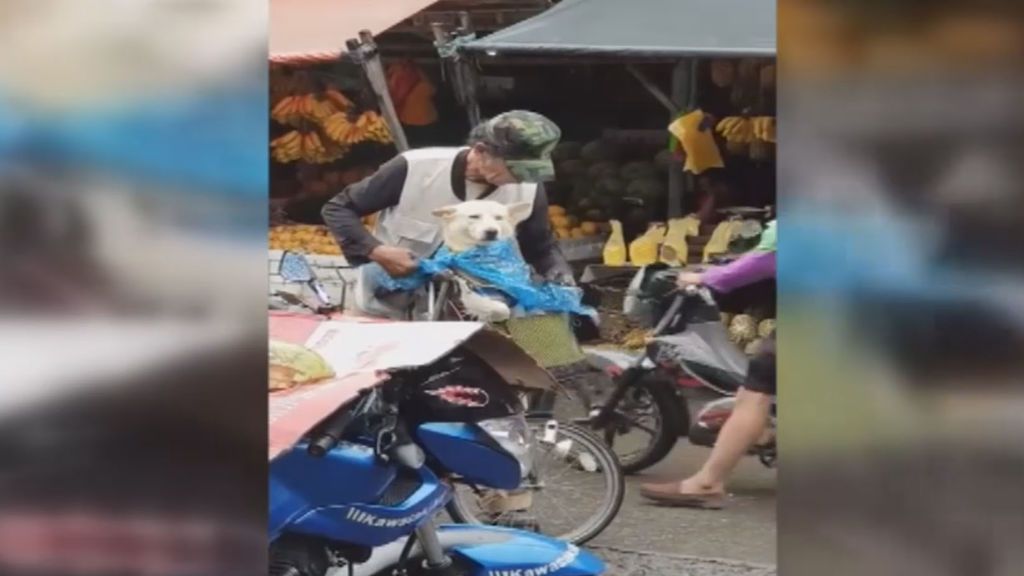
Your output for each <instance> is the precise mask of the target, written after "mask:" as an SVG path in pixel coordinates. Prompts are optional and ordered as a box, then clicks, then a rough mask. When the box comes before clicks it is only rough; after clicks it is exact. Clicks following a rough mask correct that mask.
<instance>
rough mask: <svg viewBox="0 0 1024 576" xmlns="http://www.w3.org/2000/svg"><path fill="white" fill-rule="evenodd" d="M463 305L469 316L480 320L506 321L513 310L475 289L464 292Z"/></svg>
mask: <svg viewBox="0 0 1024 576" xmlns="http://www.w3.org/2000/svg"><path fill="white" fill-rule="evenodd" d="M462 307H463V309H464V310H465V311H466V315H467V316H469V317H470V318H473V319H475V320H478V321H480V322H487V323H491V322H505V321H506V320H508V319H509V318H511V317H512V310H511V309H510V308H509V307H508V305H507V304H505V303H504V302H501V301H500V300H494V299H493V298H487V297H486V296H481V295H479V294H477V293H476V292H473V291H466V292H463V293H462Z"/></svg>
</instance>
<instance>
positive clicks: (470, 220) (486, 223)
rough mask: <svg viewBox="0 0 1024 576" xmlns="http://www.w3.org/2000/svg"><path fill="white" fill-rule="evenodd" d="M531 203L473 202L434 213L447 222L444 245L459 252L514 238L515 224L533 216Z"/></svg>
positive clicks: (441, 209) (440, 209) (455, 205)
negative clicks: (531, 214)
mask: <svg viewBox="0 0 1024 576" xmlns="http://www.w3.org/2000/svg"><path fill="white" fill-rule="evenodd" d="M532 210H533V206H532V205H531V204H530V203H529V202H520V203H517V204H511V205H508V206H506V205H504V204H501V203H499V202H492V201H490V200H472V201H469V202H463V203H462V204H454V205H452V206H446V207H444V208H438V209H437V210H434V212H433V214H434V216H437V217H438V218H441V219H442V220H443V221H444V242H445V245H446V246H448V248H449V249H450V250H453V251H455V252H460V251H463V250H468V249H470V248H473V247H474V246H479V245H481V244H486V243H488V242H494V241H497V240H507V239H509V238H512V237H514V236H515V233H516V225H517V224H519V223H520V222H522V221H523V220H525V219H526V218H528V217H529V216H530V212H531V211H532Z"/></svg>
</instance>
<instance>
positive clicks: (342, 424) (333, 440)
mask: <svg viewBox="0 0 1024 576" xmlns="http://www.w3.org/2000/svg"><path fill="white" fill-rule="evenodd" d="M353 418H354V416H353V411H351V410H346V411H344V412H341V413H339V414H336V415H334V416H332V417H331V419H330V420H328V421H327V424H326V425H325V426H324V428H323V430H322V431H321V433H320V435H319V436H317V437H316V438H314V439H313V440H312V441H311V442H310V443H309V446H308V447H307V448H306V451H307V452H308V453H309V455H310V456H312V457H314V458H321V457H323V455H324V454H327V453H328V452H330V451H331V450H333V449H334V447H335V446H337V445H338V442H341V439H342V438H343V437H344V436H345V430H346V429H348V426H349V424H351V423H352V419H353Z"/></svg>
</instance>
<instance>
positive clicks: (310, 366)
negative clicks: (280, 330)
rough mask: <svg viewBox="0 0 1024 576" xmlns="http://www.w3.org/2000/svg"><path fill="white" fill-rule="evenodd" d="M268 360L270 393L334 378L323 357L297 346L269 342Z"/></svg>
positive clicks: (332, 371) (275, 341) (278, 341)
mask: <svg viewBox="0 0 1024 576" xmlns="http://www.w3.org/2000/svg"><path fill="white" fill-rule="evenodd" d="M269 360H270V369H269V377H270V378H269V380H270V391H271V392H275V391H279V390H288V389H290V388H294V387H295V386H298V385H300V384H311V383H313V382H318V381H320V380H326V379H328V378H332V377H334V370H333V369H332V368H331V366H330V364H328V363H327V361H326V360H324V358H323V356H321V355H319V354H317V353H316V352H314V351H312V350H310V349H309V348H306V347H305V346H300V345H298V344H292V343H290V342H282V341H280V340H271V341H270V348H269Z"/></svg>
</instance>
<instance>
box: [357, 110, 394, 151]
mask: <svg viewBox="0 0 1024 576" xmlns="http://www.w3.org/2000/svg"><path fill="white" fill-rule="evenodd" d="M356 127H357V128H359V129H360V130H362V131H363V132H364V133H365V134H366V139H367V140H370V141H372V142H380V143H381V144H387V143H389V142H391V131H390V130H388V124H387V122H385V121H384V119H383V118H381V116H380V114H377V113H376V112H374V111H373V110H370V111H369V112H366V113H364V114H363V115H362V116H360V117H359V120H356Z"/></svg>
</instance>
